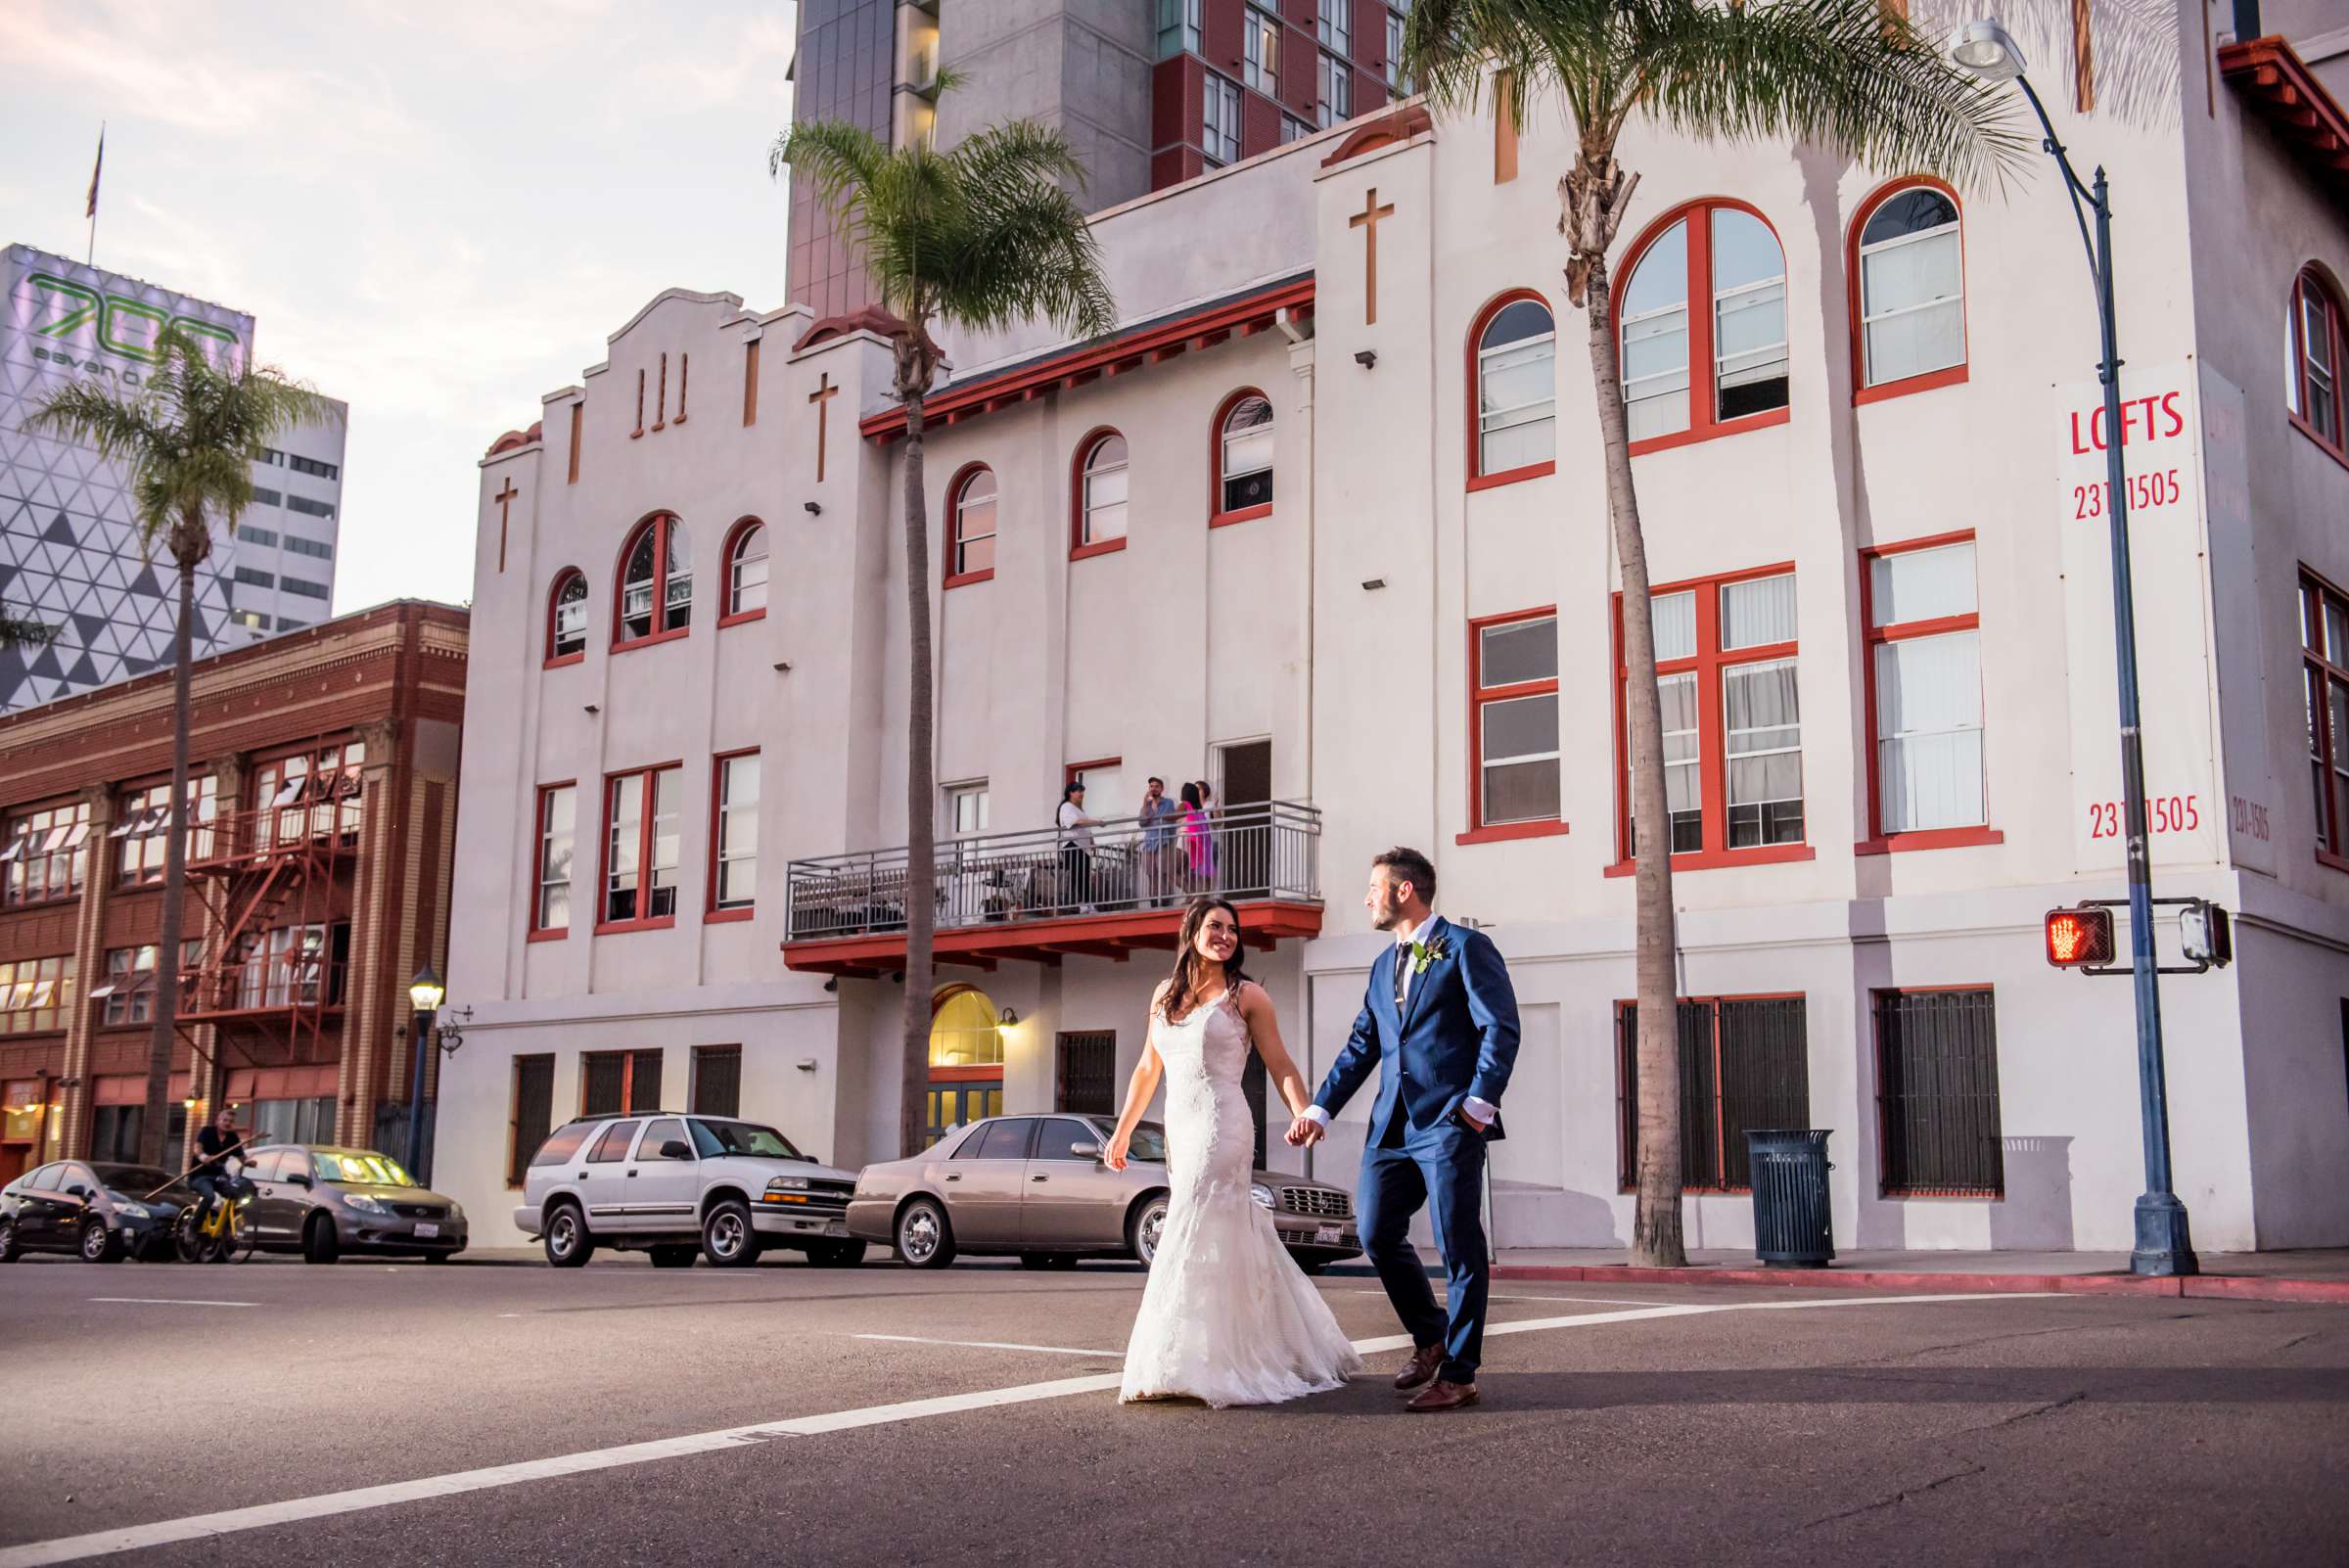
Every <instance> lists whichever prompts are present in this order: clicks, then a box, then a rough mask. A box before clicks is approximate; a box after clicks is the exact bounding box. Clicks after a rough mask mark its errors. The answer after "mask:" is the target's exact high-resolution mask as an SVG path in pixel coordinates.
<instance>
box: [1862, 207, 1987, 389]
mask: <svg viewBox="0 0 2349 1568" xmlns="http://www.w3.org/2000/svg"><path fill="white" fill-rule="evenodd" d="M1860 353H1861V385H1862V386H1865V387H1881V386H1884V385H1885V384H1886V383H1888V382H1895V381H1906V380H1908V379H1909V378H1910V377H1911V376H1922V375H1926V374H1928V373H1930V372H1932V371H1936V370H1947V369H1949V368H1950V367H1951V366H1953V365H1962V364H1964V363H1965V270H1964V253H1963V249H1962V246H1961V243H1960V241H1959V237H1958V227H1957V204H1956V203H1955V202H1952V201H1951V200H1950V199H1949V198H1948V197H1947V196H1944V195H1943V194H1942V193H1941V192H1939V191H1937V190H1935V189H1933V188H1932V187H1931V186H1929V185H1917V186H1911V187H1910V188H1909V189H1908V190H1905V191H1902V192H1900V193H1898V194H1897V195H1894V196H1890V197H1887V198H1886V199H1885V200H1884V201H1882V202H1880V203H1878V204H1877V206H1876V208H1875V210H1874V211H1872V212H1870V213H1869V214H1868V218H1867V223H1866V225H1865V227H1864V228H1862V230H1861V231H1860Z"/></svg>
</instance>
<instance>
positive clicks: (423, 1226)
mask: <svg viewBox="0 0 2349 1568" xmlns="http://www.w3.org/2000/svg"><path fill="white" fill-rule="evenodd" d="M416 1234H418V1235H420V1236H437V1235H438V1234H440V1227H439V1226H438V1225H436V1224H431V1223H427V1222H423V1221H419V1222H417V1224H416Z"/></svg>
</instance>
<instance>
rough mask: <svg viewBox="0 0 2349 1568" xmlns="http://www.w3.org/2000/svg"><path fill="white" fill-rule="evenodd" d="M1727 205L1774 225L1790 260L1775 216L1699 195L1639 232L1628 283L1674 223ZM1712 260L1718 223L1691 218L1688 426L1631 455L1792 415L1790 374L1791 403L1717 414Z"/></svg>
mask: <svg viewBox="0 0 2349 1568" xmlns="http://www.w3.org/2000/svg"><path fill="white" fill-rule="evenodd" d="M1724 207H1731V208H1737V209H1738V210H1739V211H1741V212H1750V213H1752V214H1753V215H1754V216H1755V217H1756V218H1759V219H1760V220H1761V222H1762V226H1763V227H1764V228H1767V229H1769V230H1770V237H1771V239H1772V240H1773V241H1775V242H1776V244H1777V247H1778V259H1779V261H1780V262H1781V263H1783V262H1784V261H1785V258H1786V242H1785V240H1783V239H1782V238H1780V237H1779V235H1778V228H1777V225H1776V224H1774V223H1773V222H1771V221H1770V219H1769V218H1768V217H1767V216H1765V215H1764V214H1763V211H1762V209H1761V208H1758V207H1755V206H1753V205H1751V204H1750V203H1746V202H1740V201H1738V200H1737V199H1736V198H1734V197H1728V196H1708V197H1703V198H1700V199H1699V200H1697V201H1694V202H1683V203H1682V204H1681V206H1679V207H1676V208H1673V209H1672V210H1671V211H1669V212H1667V213H1665V214H1664V215H1663V216H1662V217H1660V218H1657V219H1656V220H1655V221H1654V222H1653V223H1650V224H1649V225H1648V226H1647V227H1646V228H1645V229H1644V230H1642V231H1641V232H1640V235H1639V238H1638V240H1637V241H1636V242H1635V243H1634V245H1633V246H1632V248H1631V250H1630V251H1628V252H1627V253H1625V254H1627V255H1628V256H1629V257H1630V258H1631V259H1630V260H1629V261H1628V262H1626V263H1625V265H1624V268H1623V274H1622V275H1623V278H1624V280H1625V282H1626V283H1627V284H1628V283H1629V282H1630V280H1631V278H1632V276H1633V275H1634V274H1635V273H1636V272H1637V271H1638V270H1639V263H1640V262H1641V261H1643V260H1645V259H1646V258H1647V252H1648V249H1649V247H1651V246H1653V245H1654V244H1655V243H1656V241H1657V240H1659V239H1661V238H1663V237H1664V235H1665V234H1666V233H1668V232H1670V230H1671V228H1672V226H1673V225H1674V224H1675V223H1678V222H1680V221H1681V219H1683V218H1687V219H1691V220H1693V219H1694V218H1695V217H1696V215H1697V214H1699V213H1702V212H1710V211H1711V210H1712V209H1713V208H1724ZM1712 263H1713V225H1712V224H1711V223H1710V222H1705V223H1698V222H1694V221H1690V223H1689V224H1688V277H1687V279H1686V284H1687V308H1688V428H1687V429H1685V430H1677V431H1674V432H1673V433H1672V434H1671V435H1669V436H1650V437H1648V438H1646V439H1645V440H1637V441H1634V442H1632V456H1634V457H1639V456H1642V455H1644V454H1646V453H1648V452H1664V451H1670V450H1671V449H1673V448H1674V447H1676V446H1693V445H1695V444H1696V443H1697V442H1698V441H1709V440H1714V439H1717V438H1720V437H1723V436H1737V435H1742V434H1743V433H1745V432H1746V431H1749V430H1767V429H1769V428H1770V427H1771V426H1773V425H1783V424H1785V423H1786V421H1787V418H1788V416H1789V415H1790V414H1791V413H1792V412H1793V409H1792V399H1793V396H1794V388H1793V384H1792V381H1791V379H1790V380H1789V382H1788V385H1787V398H1788V406H1787V407H1785V408H1766V409H1763V410H1762V411H1761V412H1760V413H1756V414H1741V415H1739V416H1738V417H1737V418H1735V419H1727V420H1723V419H1716V418H1714V417H1713V410H1714V409H1715V408H1716V407H1718V406H1720V399H1719V396H1718V393H1717V390H1716V389H1715V387H1714V385H1713V265H1712ZM1787 282H1788V286H1789V287H1790V288H1791V286H1792V283H1793V279H1792V277H1791V275H1789V277H1788V279H1787ZM1623 298H1624V291H1623V290H1621V289H1618V290H1617V291H1616V293H1615V301H1614V308H1615V321H1614V326H1613V331H1614V333H1615V352H1616V355H1617V357H1618V359H1619V360H1620V358H1621V356H1622V353H1623ZM1700 300H1701V301H1703V303H1704V309H1702V310H1699V309H1697V303H1698V301H1700ZM1792 325H1793V322H1792V316H1791V313H1790V314H1789V316H1788V349H1787V352H1788V354H1789V356H1790V362H1789V364H1788V370H1789V372H1790V373H1791V371H1792V368H1793V366H1792V363H1791V355H1792V353H1793V346H1792V344H1793V332H1792Z"/></svg>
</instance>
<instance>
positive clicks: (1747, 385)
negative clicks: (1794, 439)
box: [1617, 202, 1786, 451]
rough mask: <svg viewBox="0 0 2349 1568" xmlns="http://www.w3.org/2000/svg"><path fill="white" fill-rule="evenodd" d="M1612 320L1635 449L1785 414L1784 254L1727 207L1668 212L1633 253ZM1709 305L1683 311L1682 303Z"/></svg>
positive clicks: (1756, 223) (1748, 215)
mask: <svg viewBox="0 0 2349 1568" xmlns="http://www.w3.org/2000/svg"><path fill="white" fill-rule="evenodd" d="M1625 277H1626V279H1627V280H1628V281H1627V282H1626V283H1625V285H1624V290H1623V301H1622V303H1621V305H1620V306H1618V314H1617V320H1618V322H1619V324H1620V329H1621V332H1622V334H1623V395H1624V401H1625V403H1626V405H1627V408H1626V412H1627V415H1628V417H1629V421H1630V425H1631V437H1632V443H1633V450H1634V451H1637V450H1640V449H1641V444H1640V443H1642V442H1648V441H1661V442H1665V443H1667V444H1671V445H1676V446H1677V445H1681V444H1682V443H1684V442H1686V441H1691V440H1703V439H1705V438H1709V437H1713V436H1724V435H1728V434H1730V433H1731V432H1733V431H1739V430H1750V429H1753V428H1754V427H1756V426H1760V425H1775V424H1779V423H1782V422H1783V421H1784V420H1785V417H1786V414H1785V409H1786V255H1785V253H1784V252H1783V251H1781V250H1780V249H1779V248H1778V240H1777V236H1776V235H1774V234H1773V233H1772V232H1771V229H1770V225H1769V224H1767V223H1765V222H1763V221H1762V220H1761V219H1760V218H1759V217H1757V216H1755V215H1754V214H1753V213H1752V212H1750V211H1748V210H1746V209H1745V208H1742V207H1738V206H1735V205H1733V204H1731V203H1728V202H1699V203H1697V204H1696V205H1694V206H1693V207H1688V208H1682V209H1681V211H1679V212H1678V213H1675V214H1672V215H1671V217H1670V218H1669V220H1668V221H1666V222H1665V223H1664V224H1663V226H1661V227H1660V228H1657V229H1655V230H1653V231H1651V232H1650V234H1649V236H1648V237H1647V238H1646V239H1645V240H1644V241H1643V242H1642V243H1641V244H1640V245H1639V246H1638V247H1637V248H1635V250H1634V251H1633V253H1632V264H1631V266H1630V267H1629V268H1628V269H1627V270H1626V272H1625ZM1689 300H1706V301H1708V308H1706V309H1705V310H1703V311H1700V312H1697V313H1696V314H1694V315H1693V316H1691V314H1690V312H1689V308H1688V301H1689Z"/></svg>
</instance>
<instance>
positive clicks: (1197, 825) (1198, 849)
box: [1182, 784, 1216, 892]
mask: <svg viewBox="0 0 2349 1568" xmlns="http://www.w3.org/2000/svg"><path fill="white" fill-rule="evenodd" d="M1202 793H1203V792H1202V789H1201V787H1200V786H1199V785H1197V784H1185V785H1184V786H1183V787H1182V849H1183V859H1184V864H1185V869H1186V870H1187V871H1188V872H1189V874H1190V885H1191V888H1192V890H1193V891H1194V892H1196V891H1197V890H1199V889H1201V888H1212V887H1214V886H1215V885H1216V838H1215V835H1214V834H1213V833H1211V832H1210V831H1208V821H1207V807H1206V806H1205V805H1204V804H1203V803H1202V801H1201V800H1200V796H1201V794H1202Z"/></svg>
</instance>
